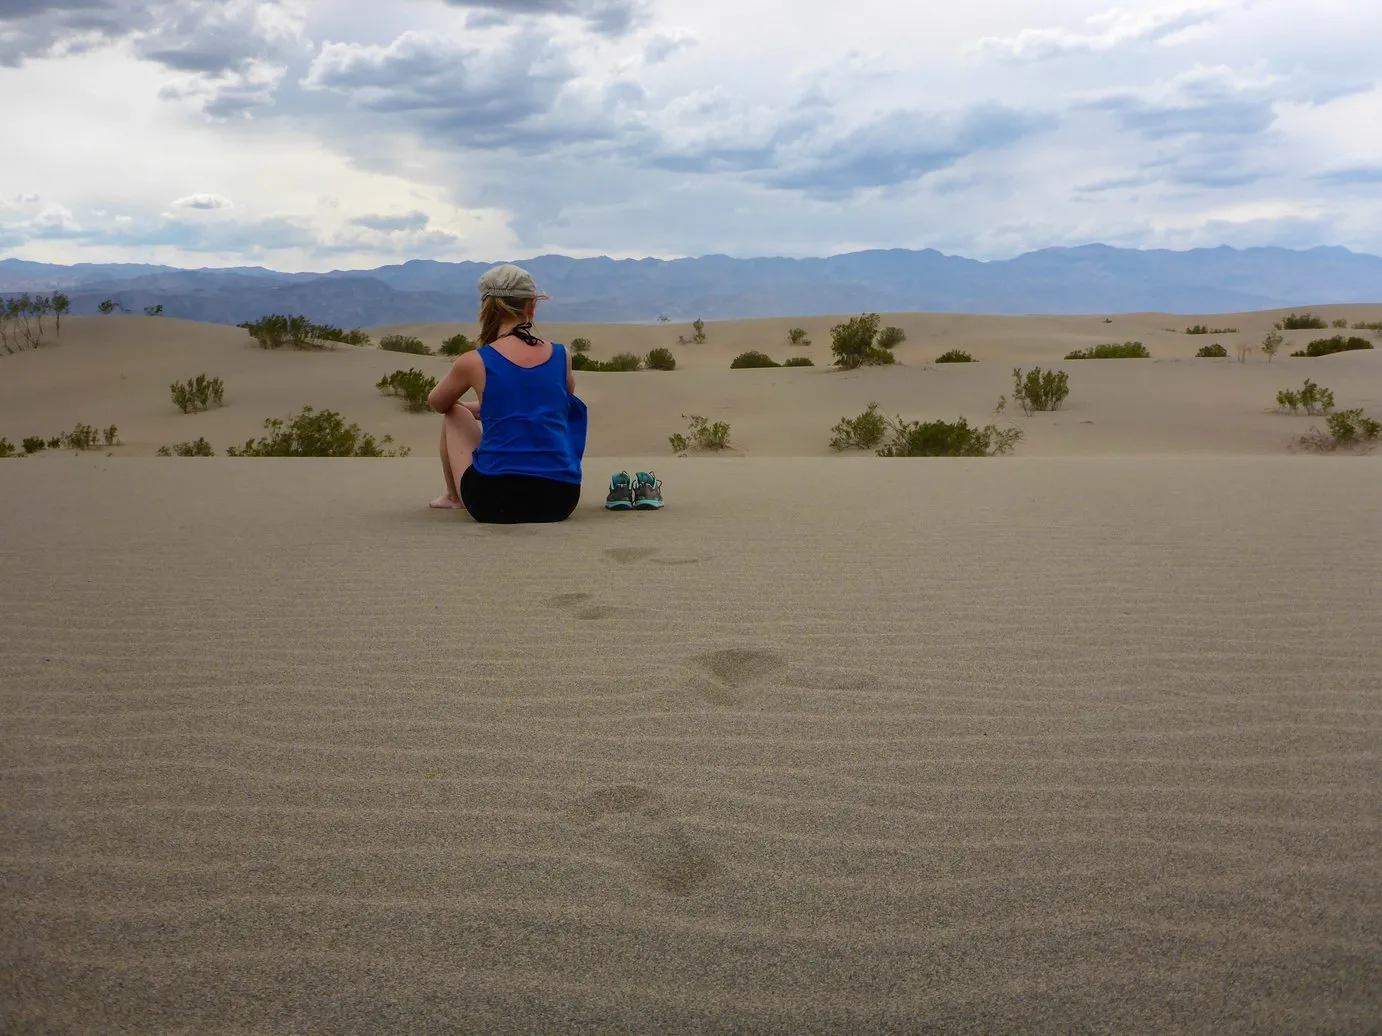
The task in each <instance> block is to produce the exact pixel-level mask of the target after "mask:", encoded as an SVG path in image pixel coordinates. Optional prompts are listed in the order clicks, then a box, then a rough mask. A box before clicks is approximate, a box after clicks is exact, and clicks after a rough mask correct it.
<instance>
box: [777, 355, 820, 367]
mask: <svg viewBox="0 0 1382 1036" xmlns="http://www.w3.org/2000/svg"><path fill="white" fill-rule="evenodd" d="M782 366H784V367H814V366H815V364H814V363H813V362H812V361H811V357H809V356H789V357H787V359H785V360H783V361H782Z"/></svg>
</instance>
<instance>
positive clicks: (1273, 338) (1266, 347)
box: [1259, 331, 1286, 363]
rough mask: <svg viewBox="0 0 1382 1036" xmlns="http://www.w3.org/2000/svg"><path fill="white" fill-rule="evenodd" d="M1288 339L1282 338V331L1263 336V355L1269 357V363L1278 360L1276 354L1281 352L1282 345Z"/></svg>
mask: <svg viewBox="0 0 1382 1036" xmlns="http://www.w3.org/2000/svg"><path fill="white" fill-rule="evenodd" d="M1285 341H1286V339H1285V338H1283V337H1282V335H1281V332H1280V331H1268V332H1267V333H1266V334H1265V335H1263V336H1262V342H1261V345H1259V348H1260V349H1261V350H1262V355H1263V356H1265V357H1267V362H1268V363H1271V362H1272V360H1273V359H1275V358H1276V354H1277V353H1278V352H1280V351H1281V345H1282V343H1283V342H1285Z"/></svg>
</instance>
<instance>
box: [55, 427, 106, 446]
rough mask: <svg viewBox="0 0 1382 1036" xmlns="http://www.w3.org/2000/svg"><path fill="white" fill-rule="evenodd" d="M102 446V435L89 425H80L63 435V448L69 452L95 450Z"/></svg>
mask: <svg viewBox="0 0 1382 1036" xmlns="http://www.w3.org/2000/svg"><path fill="white" fill-rule="evenodd" d="M100 444H101V436H100V433H99V432H97V431H96V429H95V428H92V427H91V425H89V424H79V425H77V426H76V427H75V428H73V429H72V430H71V431H70V432H64V433H63V435H62V446H63V449H67V450H94V449H96V448H97V447H98V446H99V445H100Z"/></svg>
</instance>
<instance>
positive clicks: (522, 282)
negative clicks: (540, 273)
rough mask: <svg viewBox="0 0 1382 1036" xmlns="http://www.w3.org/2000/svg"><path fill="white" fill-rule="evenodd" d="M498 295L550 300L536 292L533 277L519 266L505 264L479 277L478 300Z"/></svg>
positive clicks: (510, 297) (547, 296)
mask: <svg viewBox="0 0 1382 1036" xmlns="http://www.w3.org/2000/svg"><path fill="white" fill-rule="evenodd" d="M491 295H498V296H500V297H501V298H506V299H550V298H551V297H552V296H551V295H543V294H542V293H541V292H539V291H538V290H537V282H536V281H534V280H533V275H532V274H530V273H529V272H528V271H527V270H525V269H523V268H522V267H521V266H514V265H513V264H512V263H505V264H504V265H503V266H496V267H494V268H493V269H490V270H486V271H485V272H484V274H483V275H482V276H481V277H480V298H482V299H483V298H488V297H489V296H491Z"/></svg>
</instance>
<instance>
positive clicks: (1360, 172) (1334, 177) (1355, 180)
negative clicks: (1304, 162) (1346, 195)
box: [1314, 165, 1382, 187]
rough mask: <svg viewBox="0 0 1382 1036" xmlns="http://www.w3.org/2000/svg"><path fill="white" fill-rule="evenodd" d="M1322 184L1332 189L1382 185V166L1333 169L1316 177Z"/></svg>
mask: <svg viewBox="0 0 1382 1036" xmlns="http://www.w3.org/2000/svg"><path fill="white" fill-rule="evenodd" d="M1314 179H1315V180H1317V181H1318V182H1320V183H1325V184H1328V185H1329V186H1331V187H1365V186H1371V185H1372V184H1382V165H1356V166H1349V167H1347V168H1343V169H1331V170H1329V171H1328V172H1324V173H1319V174H1317V175H1316V176H1315V177H1314Z"/></svg>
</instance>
